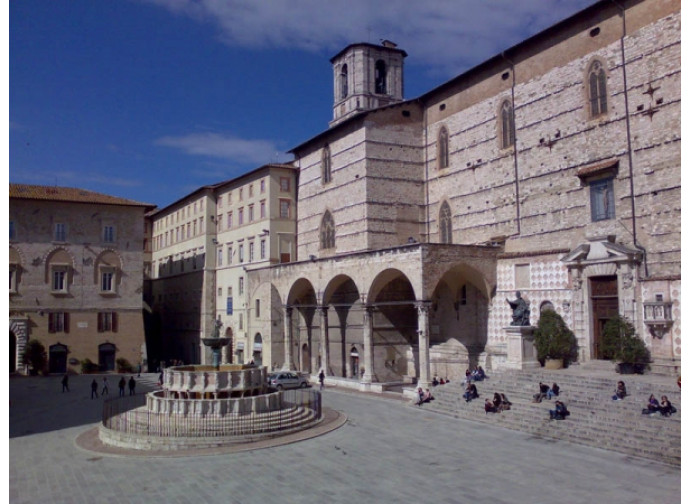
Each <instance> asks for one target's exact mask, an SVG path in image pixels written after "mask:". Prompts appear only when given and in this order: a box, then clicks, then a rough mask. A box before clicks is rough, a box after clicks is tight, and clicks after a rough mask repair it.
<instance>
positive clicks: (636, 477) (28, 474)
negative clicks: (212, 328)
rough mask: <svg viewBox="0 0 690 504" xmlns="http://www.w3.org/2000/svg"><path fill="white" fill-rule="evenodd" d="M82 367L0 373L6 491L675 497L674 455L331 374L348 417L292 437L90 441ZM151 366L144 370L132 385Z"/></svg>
mask: <svg viewBox="0 0 690 504" xmlns="http://www.w3.org/2000/svg"><path fill="white" fill-rule="evenodd" d="M91 379H92V377H87V376H75V377H71V379H70V388H71V392H69V393H64V394H63V393H62V392H61V386H60V378H59V377H51V378H24V377H18V378H11V379H10V400H11V405H10V411H9V420H10V439H9V449H10V455H9V462H10V468H9V475H10V478H9V481H10V488H9V502H11V503H13V504H19V503H36V502H42V503H69V504H77V503H91V502H93V503H101V502H102V503H110V502H118V503H142V504H143V503H147V504H150V503H152V502H155V503H159V504H163V503H166V504H167V503H187V502H190V503H192V502H193V503H202V502H203V503H215V502H218V503H243V504H244V503H293V502H294V503H312V502H313V503H319V504H325V503H340V502H342V503H348V504H351V503H353V502H354V503H358V504H366V503H370V502H382V503H392V502H406V503H427V502H429V503H432V502H433V503H435V504H439V503H472V504H482V503H491V504H500V503H556V502H558V503H563V504H574V503H583V504H584V503H586V504H590V503H592V502H602V503H606V504H615V503H625V504H633V503H649V502H656V503H664V504H667V503H675V502H680V487H681V484H680V481H681V471H680V470H679V469H677V468H673V467H669V466H665V465H661V464H656V463H653V462H649V461H646V460H642V459H636V458H631V457H628V456H625V455H622V454H617V453H612V452H606V451H602V450H597V449H594V448H590V447H585V446H578V445H573V444H570V443H567V442H561V441H547V440H543V439H535V438H532V437H530V436H527V435H524V434H520V433H516V432H513V431H509V430H505V429H502V428H495V427H484V426H481V425H479V424H475V423H471V422H465V421H461V420H456V419H453V418H450V417H447V416H444V415H439V414H436V413H432V412H430V411H425V410H424V409H423V408H417V407H412V406H409V405H408V404H406V403H403V402H401V401H398V400H395V399H388V398H381V397H372V396H370V395H367V394H360V393H355V392H345V391H342V390H336V389H334V388H329V389H327V390H326V391H325V392H324V401H323V404H324V406H326V407H329V408H333V409H335V410H338V411H341V412H343V413H344V414H345V415H347V418H348V420H347V422H346V423H345V425H343V426H342V427H340V428H339V429H336V430H334V431H332V432H329V433H326V434H324V435H322V436H319V437H315V438H312V439H307V440H304V441H301V442H297V443H293V444H289V445H283V446H274V447H270V448H263V449H260V450H254V451H250V452H235V453H225V454H221V455H209V456H189V457H179V456H176V457H158V458H153V457H140V456H136V457H123V456H111V455H104V454H102V453H94V452H89V451H85V450H83V449H82V448H79V447H78V446H77V445H76V444H75V439H76V438H77V436H79V435H80V434H81V433H83V432H85V431H87V430H89V429H92V428H93V427H94V426H96V425H97V422H98V421H99V418H100V414H101V403H102V401H101V399H100V398H99V399H98V400H95V399H94V400H92V399H90V397H89V396H90V388H89V384H90V382H91ZM117 379H118V377H116V376H110V377H109V378H108V381H109V382H110V394H111V395H113V394H115V395H116V394H117V385H116V382H117ZM155 380H156V376H155V375H153V374H150V375H142V378H141V380H140V382H139V385H138V387H137V390H138V391H139V392H141V391H144V390H151V388H152V386H153V382H154V381H155ZM97 381H99V383H100V377H97ZM99 392H100V391H99Z"/></svg>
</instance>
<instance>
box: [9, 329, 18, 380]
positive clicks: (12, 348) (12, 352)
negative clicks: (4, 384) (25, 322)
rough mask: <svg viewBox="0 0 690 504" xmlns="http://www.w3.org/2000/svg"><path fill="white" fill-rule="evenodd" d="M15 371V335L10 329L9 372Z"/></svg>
mask: <svg viewBox="0 0 690 504" xmlns="http://www.w3.org/2000/svg"><path fill="white" fill-rule="evenodd" d="M16 371H17V337H16V336H15V335H14V333H13V332H12V331H10V373H15V372H16Z"/></svg>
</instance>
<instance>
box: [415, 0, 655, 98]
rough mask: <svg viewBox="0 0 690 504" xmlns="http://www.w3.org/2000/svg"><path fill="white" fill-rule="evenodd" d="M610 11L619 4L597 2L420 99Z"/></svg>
mask: <svg viewBox="0 0 690 504" xmlns="http://www.w3.org/2000/svg"><path fill="white" fill-rule="evenodd" d="M642 1H644V0H620V2H621V3H623V4H624V5H623V9H627V8H628V6H630V5H631V4H636V3H640V2H642ZM608 9H616V10H618V9H619V7H618V4H617V2H614V1H613V0H599V1H598V2H595V3H593V4H592V5H590V6H588V7H585V8H584V9H582V10H580V11H578V12H576V13H575V14H573V15H572V16H570V17H567V18H565V19H562V20H561V21H559V22H557V23H556V24H553V25H551V26H549V27H548V28H545V29H544V30H542V31H540V32H537V33H535V34H534V35H532V36H530V37H528V38H526V39H524V40H521V41H520V42H518V43H517V44H515V45H514V46H511V47H509V48H507V49H505V50H503V51H501V52H500V53H498V54H496V55H494V56H492V57H490V58H489V59H487V60H484V61H482V62H481V63H479V64H478V65H475V66H474V67H472V68H470V69H468V70H466V71H465V72H463V73H461V74H459V75H457V76H455V77H453V78H452V79H450V80H448V81H446V82H444V83H443V84H441V85H439V86H437V87H435V88H433V89H431V90H430V91H427V92H426V93H424V94H422V95H420V96H419V98H418V99H419V100H420V101H422V102H425V101H428V100H429V99H430V98H431V97H432V96H433V95H436V94H440V93H442V92H443V91H445V90H447V89H449V88H451V87H453V86H455V85H457V84H458V83H460V82H462V81H463V80H465V79H467V78H468V77H470V76H472V75H474V74H479V73H481V72H482V71H484V70H486V69H487V68H490V67H492V66H496V65H497V64H498V63H499V62H508V61H509V60H512V59H516V58H517V56H519V55H520V53H521V52H523V51H525V50H526V49H528V48H529V47H530V46H533V45H535V44H537V43H539V42H541V41H543V40H547V39H549V38H552V37H553V36H554V35H555V34H557V33H560V32H563V31H565V28H566V27H568V26H570V25H573V24H575V23H576V22H578V21H584V20H588V19H592V18H593V17H594V14H595V13H598V12H603V11H605V10H608Z"/></svg>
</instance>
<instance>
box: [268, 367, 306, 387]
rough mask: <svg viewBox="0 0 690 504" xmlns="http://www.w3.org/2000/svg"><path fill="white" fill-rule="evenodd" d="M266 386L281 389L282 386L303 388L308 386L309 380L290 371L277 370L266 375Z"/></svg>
mask: <svg viewBox="0 0 690 504" xmlns="http://www.w3.org/2000/svg"><path fill="white" fill-rule="evenodd" d="M268 386H269V387H273V388H275V389H278V390H281V389H284V388H286V389H287V388H304V387H308V386H309V381H307V379H306V378H305V377H304V376H300V375H298V374H297V373H293V372H292V371H279V372H277V373H271V374H270V375H268Z"/></svg>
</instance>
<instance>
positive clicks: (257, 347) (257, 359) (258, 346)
mask: <svg viewBox="0 0 690 504" xmlns="http://www.w3.org/2000/svg"><path fill="white" fill-rule="evenodd" d="M262 345H263V342H262V339H261V334H260V333H256V334H255V335H254V353H253V354H252V355H253V357H254V364H256V365H257V366H261V365H262V362H263V360H262V355H263V348H262Z"/></svg>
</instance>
